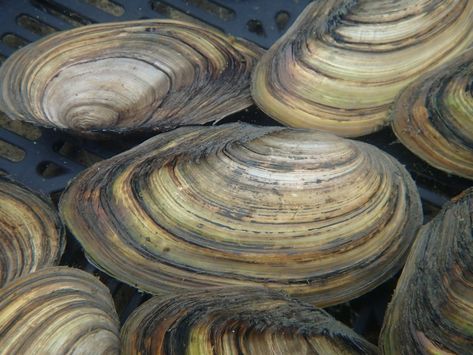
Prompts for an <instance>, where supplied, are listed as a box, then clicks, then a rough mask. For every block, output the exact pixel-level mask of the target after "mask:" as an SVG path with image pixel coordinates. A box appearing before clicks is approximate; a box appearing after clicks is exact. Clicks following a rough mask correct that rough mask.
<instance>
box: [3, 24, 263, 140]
mask: <svg viewBox="0 0 473 355" xmlns="http://www.w3.org/2000/svg"><path fill="white" fill-rule="evenodd" d="M261 53H262V50H261V49H259V48H258V47H257V46H256V45H253V44H251V43H249V42H245V41H243V40H239V39H235V38H233V37H229V36H226V35H224V34H221V33H220V32H218V31H216V30H212V29H211V28H207V27H203V26H199V25H197V24H192V23H187V22H181V21H175V20H142V21H130V22H116V23H106V24H97V25H90V26H84V27H81V28H76V29H73V30H69V31H64V32H59V33H56V34H53V35H51V36H48V37H46V38H44V39H42V40H40V41H37V42H34V43H32V44H30V45H28V46H26V47H24V48H22V49H20V50H18V51H17V52H15V53H14V54H13V55H12V56H11V57H10V58H9V59H8V60H7V61H6V62H5V63H4V64H3V65H2V67H1V69H0V83H1V86H0V88H1V89H0V108H1V109H2V110H3V111H4V112H5V113H6V114H7V115H8V116H9V117H10V118H12V119H20V120H24V121H27V122H31V123H34V124H37V125H41V126H46V127H57V128H61V129H68V130H71V131H73V132H82V133H88V132H91V131H111V132H129V131H144V130H150V129H156V130H159V129H168V128H170V127H176V126H179V125H186V124H196V123H205V122H208V121H209V117H212V119H213V120H219V119H221V118H223V117H225V116H226V115H228V114H231V113H233V112H236V111H239V110H241V109H243V108H245V107H247V106H249V105H251V103H252V101H251V98H250V91H249V85H250V83H249V78H250V72H251V69H252V67H253V64H254V63H255V61H256V59H257V57H259V55H260V54H261Z"/></svg>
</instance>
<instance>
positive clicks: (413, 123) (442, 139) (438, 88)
mask: <svg viewBox="0 0 473 355" xmlns="http://www.w3.org/2000/svg"><path fill="white" fill-rule="evenodd" d="M391 119H392V127H393V130H394V133H396V136H397V137H398V138H399V140H400V141H401V142H402V143H403V144H404V145H405V146H406V147H407V148H409V149H410V150H411V151H412V152H414V153H415V154H416V155H418V156H419V157H421V158H422V159H423V160H425V161H426V162H428V163H429V164H430V165H432V166H434V167H436V168H438V169H441V170H444V171H446V172H448V173H452V174H455V175H459V176H463V177H466V178H469V179H473V49H468V50H466V51H465V52H464V53H463V54H462V55H460V56H458V57H457V58H455V59H454V60H452V61H450V62H448V63H446V64H445V65H443V66H442V67H440V68H438V69H437V70H435V71H432V72H429V73H428V74H427V75H425V76H423V77H422V78H420V79H419V80H417V81H415V82H414V83H413V84H411V85H410V86H409V87H407V88H406V89H405V90H404V91H403V92H402V94H401V95H400V96H399V98H398V99H397V100H396V102H395V105H394V107H393V109H392V112H391Z"/></svg>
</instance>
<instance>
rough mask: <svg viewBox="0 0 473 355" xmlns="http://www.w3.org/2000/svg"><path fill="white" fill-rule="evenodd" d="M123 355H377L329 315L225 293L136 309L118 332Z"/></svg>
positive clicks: (270, 296) (259, 296)
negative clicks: (120, 336) (120, 331)
mask: <svg viewBox="0 0 473 355" xmlns="http://www.w3.org/2000/svg"><path fill="white" fill-rule="evenodd" d="M121 335H122V354H123V355H128V354H156V355H158V354H162V355H164V354H166V355H172V354H219V355H220V354H221V355H223V354H242V355H245V354H251V355H267V354H274V355H286V354H293V355H297V354H327V355H328V354H337V355H341V354H377V349H376V347H375V346H373V345H372V344H370V343H369V342H367V341H366V340H364V339H363V338H362V337H360V336H359V335H357V334H356V333H355V332H354V331H352V330H351V329H349V328H347V327H346V326H345V325H343V324H342V323H339V322H337V321H336V320H335V319H333V318H332V317H331V316H330V315H329V314H328V313H326V312H325V311H323V310H321V309H317V308H315V307H313V306H311V305H309V304H305V303H301V302H298V301H295V300H291V299H289V298H287V297H285V296H283V295H281V294H278V293H274V292H268V290H265V289H251V288H249V289H248V288H241V287H240V288H225V289H221V290H211V291H200V292H193V293H190V294H185V295H178V296H173V297H168V298H164V299H162V298H159V297H155V298H152V299H151V300H149V301H147V302H146V303H144V304H143V305H142V306H140V307H139V308H138V309H137V310H135V312H134V313H133V314H132V315H131V316H130V317H129V318H128V320H127V322H126V323H125V325H124V326H123V328H122V333H121Z"/></svg>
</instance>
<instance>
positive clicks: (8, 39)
mask: <svg viewBox="0 0 473 355" xmlns="http://www.w3.org/2000/svg"><path fill="white" fill-rule="evenodd" d="M2 42H3V43H5V44H6V45H7V46H8V47H10V48H13V49H19V48H21V47H24V46H26V45H27V44H28V43H29V41H28V40H26V39H24V38H22V37H20V36H17V35H16V34H13V33H7V34H5V35H3V36H2Z"/></svg>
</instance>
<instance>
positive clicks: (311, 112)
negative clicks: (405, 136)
mask: <svg viewBox="0 0 473 355" xmlns="http://www.w3.org/2000/svg"><path fill="white" fill-rule="evenodd" d="M472 44H473V2H471V1H457V0H428V1H427V0H422V1H417V0H401V1H391V0H380V1H368V0H365V1H353V0H327V1H314V2H312V3H310V4H309V5H308V6H307V8H306V9H305V10H304V11H303V13H302V14H301V15H300V17H299V18H298V19H297V21H296V22H295V23H294V24H293V26H292V27H291V28H290V29H289V30H288V31H287V33H286V34H285V35H284V36H283V37H281V38H280V39H279V40H278V41H277V42H276V43H275V44H274V45H273V46H272V47H271V48H270V49H269V50H268V51H267V52H266V54H265V55H263V57H262V59H261V61H259V63H258V65H257V66H256V68H255V71H254V74H253V80H252V94H253V98H254V100H255V102H256V103H257V104H258V106H259V107H260V108H261V109H262V110H263V111H265V112H266V113H267V114H268V115H270V116H271V117H273V118H275V119H276V120H278V121H280V122H282V123H284V124H286V125H289V126H293V127H313V128H318V129H321V130H325V131H330V132H333V133H336V134H337V135H342V136H349V137H355V136H361V135H365V134H368V133H371V132H374V131H377V130H379V129H380V128H382V127H383V126H384V125H385V124H386V123H387V121H388V110H389V107H390V105H391V104H392V102H393V100H394V98H395V97H396V96H397V94H398V93H399V92H400V90H401V89H402V88H404V87H405V86H406V85H407V84H409V83H411V82H412V81H414V80H415V79H416V78H418V77H419V76H420V75H422V74H423V73H425V72H427V71H429V70H432V69H434V68H436V67H438V66H439V65H441V64H442V63H445V62H447V61H448V60H449V59H451V58H454V57H455V56H456V55H458V54H459V53H461V52H462V51H463V50H464V49H466V48H468V47H469V46H471V45H472Z"/></svg>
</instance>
